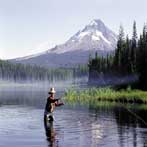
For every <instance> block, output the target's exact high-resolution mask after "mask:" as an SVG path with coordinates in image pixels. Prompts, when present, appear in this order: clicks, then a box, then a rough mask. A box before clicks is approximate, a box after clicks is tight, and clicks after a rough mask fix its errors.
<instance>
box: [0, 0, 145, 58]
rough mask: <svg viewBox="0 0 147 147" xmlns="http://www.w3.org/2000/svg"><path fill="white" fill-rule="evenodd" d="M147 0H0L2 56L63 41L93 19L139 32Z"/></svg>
mask: <svg viewBox="0 0 147 147" xmlns="http://www.w3.org/2000/svg"><path fill="white" fill-rule="evenodd" d="M146 6H147V0H0V59H10V58H16V57H22V56H26V55H31V54H34V53H39V52H42V51H45V50H47V49H49V48H51V47H53V46H54V45H57V44H61V43H64V42H65V41H66V40H68V39H69V37H71V36H72V35H74V34H75V33H76V32H77V31H79V30H80V29H82V28H83V27H84V26H85V25H87V24H88V23H90V21H91V20H93V19H101V20H102V21H103V22H104V23H105V24H106V25H107V26H108V27H109V28H110V29H112V30H113V31H114V32H115V33H118V30H119V26H120V24H123V26H124V28H125V31H126V32H127V33H129V34H131V32H132V23H133V21H134V20H136V22H137V29H138V34H140V32H141V31H142V28H143V25H144V23H145V22H147V8H146Z"/></svg>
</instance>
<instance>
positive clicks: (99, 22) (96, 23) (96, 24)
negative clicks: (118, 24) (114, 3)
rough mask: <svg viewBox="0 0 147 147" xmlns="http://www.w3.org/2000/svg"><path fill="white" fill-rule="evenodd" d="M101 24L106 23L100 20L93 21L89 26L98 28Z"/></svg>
mask: <svg viewBox="0 0 147 147" xmlns="http://www.w3.org/2000/svg"><path fill="white" fill-rule="evenodd" d="M99 24H103V25H104V23H103V22H102V21H101V20H100V19H93V20H92V21H91V22H90V23H89V26H98V25H99Z"/></svg>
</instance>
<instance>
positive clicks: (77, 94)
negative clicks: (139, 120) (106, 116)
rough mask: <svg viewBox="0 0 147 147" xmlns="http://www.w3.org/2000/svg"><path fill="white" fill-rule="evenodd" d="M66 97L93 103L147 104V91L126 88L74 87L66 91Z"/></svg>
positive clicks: (89, 103) (70, 100)
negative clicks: (78, 89) (82, 88)
mask: <svg viewBox="0 0 147 147" xmlns="http://www.w3.org/2000/svg"><path fill="white" fill-rule="evenodd" d="M65 99H66V100H67V101H68V102H70V103H80V104H88V105H93V104H96V103H97V102H99V101H109V102H121V103H139V104H147V91H141V90H132V89H131V88H127V89H125V90H119V91H116V90H114V89H112V88H109V87H108V88H90V89H87V90H81V91H76V90H73V89H70V90H68V91H67V92H66V93H65Z"/></svg>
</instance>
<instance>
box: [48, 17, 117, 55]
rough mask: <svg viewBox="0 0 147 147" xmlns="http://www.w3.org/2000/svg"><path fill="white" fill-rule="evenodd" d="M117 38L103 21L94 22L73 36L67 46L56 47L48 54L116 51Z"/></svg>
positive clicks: (66, 43)
mask: <svg viewBox="0 0 147 147" xmlns="http://www.w3.org/2000/svg"><path fill="white" fill-rule="evenodd" d="M116 40H117V36H116V35H115V34H114V33H113V32H112V31H111V30H109V29H108V28H107V27H106V26H105V24H104V23H103V22H102V21H101V20H93V21H92V22H90V24H89V25H87V26H85V28H84V29H83V30H81V31H79V32H77V33H76V34H75V35H74V36H72V37H71V38H70V39H69V40H68V41H66V42H65V44H62V45H59V46H56V47H55V48H53V49H52V50H48V53H57V54H61V53H65V52H69V51H76V50H84V51H90V50H103V51H111V50H114V48H115V45H116Z"/></svg>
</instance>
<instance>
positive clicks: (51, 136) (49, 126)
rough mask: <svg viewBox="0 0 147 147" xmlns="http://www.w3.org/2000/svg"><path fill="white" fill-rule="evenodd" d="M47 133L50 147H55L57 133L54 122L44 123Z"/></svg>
mask: <svg viewBox="0 0 147 147" xmlns="http://www.w3.org/2000/svg"><path fill="white" fill-rule="evenodd" d="M44 124H45V125H44V128H45V133H46V137H47V141H48V142H49V147H55V141H56V138H55V137H56V132H55V129H54V128H53V121H50V122H48V123H47V124H46V123H44Z"/></svg>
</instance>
